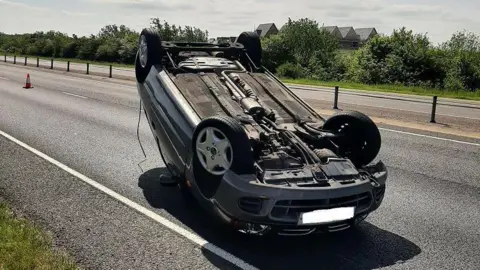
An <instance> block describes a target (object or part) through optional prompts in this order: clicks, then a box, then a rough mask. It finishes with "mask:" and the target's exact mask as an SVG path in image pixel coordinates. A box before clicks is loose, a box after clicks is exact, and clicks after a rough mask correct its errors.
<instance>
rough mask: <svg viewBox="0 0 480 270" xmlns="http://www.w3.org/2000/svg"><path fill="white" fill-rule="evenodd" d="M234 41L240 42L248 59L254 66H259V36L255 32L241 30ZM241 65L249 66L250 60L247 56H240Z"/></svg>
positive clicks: (260, 50)
mask: <svg viewBox="0 0 480 270" xmlns="http://www.w3.org/2000/svg"><path fill="white" fill-rule="evenodd" d="M236 42H238V43H240V44H242V45H243V46H244V47H245V49H246V52H247V54H248V56H249V57H250V59H252V62H253V63H254V64H255V66H257V67H260V66H261V65H262V43H261V41H260V37H259V36H258V34H257V33H255V32H243V33H241V34H240V35H239V36H238V37H237V40H236ZM240 62H241V63H242V65H245V66H247V67H248V66H249V63H250V61H249V60H248V58H246V57H245V58H243V57H242V58H241V60H240Z"/></svg>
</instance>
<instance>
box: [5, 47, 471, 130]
mask: <svg viewBox="0 0 480 270" xmlns="http://www.w3.org/2000/svg"><path fill="white" fill-rule="evenodd" d="M8 57H11V56H8V55H4V62H6V63H7V62H8V61H7V58H8ZM49 60H50V61H49V62H50V63H49V65H48V66H46V67H48V68H49V69H60V70H62V69H63V68H60V67H58V68H55V66H54V58H50V59H49ZM40 61H48V60H44V59H42V58H40V57H36V67H38V68H40V67H41V66H40ZM59 62H60V63H65V61H59ZM13 64H17V56H16V55H14V56H13ZM23 65H24V66H27V65H28V57H26V56H25V57H24V63H23ZM72 65H75V66H77V67H78V66H83V65H84V68H85V69H84V70H82V69H80V70H79V69H76V70H74V69H72ZM92 67H93V68H96V69H97V70H99V69H101V70H105V69H107V68H108V77H109V78H113V77H114V74H113V73H114V72H113V71H114V69H115V70H117V71H118V77H128V78H133V77H134V76H135V73H134V71H133V70H129V69H126V68H125V69H124V68H114V67H113V65H112V64H110V65H91V64H90V63H89V62H85V63H79V62H76V63H75V62H72V61H67V62H66V66H65V67H64V69H63V70H66V71H67V72H75V71H76V72H85V74H92V73H97V74H99V73H100V72H92V70H91V68H92ZM121 73H123V75H122V74H121ZM127 73H128V75H126V74H127ZM101 74H105V73H103V72H101ZM339 93H340V87H339V86H335V90H334V100H333V109H335V110H338V109H339V108H338V102H339ZM349 94H352V93H349ZM352 95H353V94H352ZM359 95H361V96H367V97H372V98H381V99H391V100H404V101H408V102H417V103H424V104H425V103H427V101H426V100H423V101H421V100H412V99H404V98H401V97H388V96H375V95H368V94H359ZM432 98H433V100H432V107H431V113H430V123H436V119H435V117H436V111H437V104H438V105H444V106H453V107H463V108H471V109H480V107H476V106H469V105H460V104H449V103H438V96H433V97H432Z"/></svg>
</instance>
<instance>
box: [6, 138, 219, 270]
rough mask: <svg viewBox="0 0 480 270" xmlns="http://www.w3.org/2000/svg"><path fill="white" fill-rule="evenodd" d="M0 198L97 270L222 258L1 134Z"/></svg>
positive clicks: (205, 264) (207, 264)
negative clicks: (212, 254)
mask: <svg viewBox="0 0 480 270" xmlns="http://www.w3.org/2000/svg"><path fill="white" fill-rule="evenodd" d="M0 157H1V158H0V168H2V173H1V174H0V196H1V197H3V198H4V199H5V200H6V201H7V202H8V203H9V204H11V205H13V206H14V207H16V208H18V209H21V210H22V212H23V213H25V215H26V216H27V217H28V218H29V219H31V220H34V221H35V222H36V223H38V224H40V226H42V227H43V228H45V229H46V230H48V231H51V232H52V233H53V237H54V241H55V242H56V243H58V244H59V245H60V246H62V247H64V248H66V249H67V250H68V251H69V252H70V253H71V254H72V255H73V256H74V257H75V258H76V261H77V263H78V264H79V265H81V266H83V267H86V268H93V269H173V268H175V269H188V268H191V267H192V266H194V267H198V268H201V269H215V268H217V267H220V268H221V266H217V265H215V264H218V263H219V262H218V261H217V260H218V258H215V259H212V258H209V256H207V255H206V253H205V251H204V250H203V248H202V247H200V246H197V245H194V244H192V243H191V242H188V240H186V239H184V238H182V237H180V236H178V235H177V234H175V233H173V232H171V231H169V230H168V229H166V228H164V227H162V226H160V225H159V224H157V223H155V222H154V221H153V220H151V219H149V218H148V217H146V216H143V215H141V214H140V213H138V212H136V211H135V210H133V209H131V208H129V207H127V206H125V205H124V204H122V203H120V202H118V201H116V200H114V199H112V198H110V197H109V196H107V195H106V194H104V193H102V192H100V191H99V190H97V189H95V188H93V187H91V186H89V185H87V184H85V183H83V182H81V181H79V180H78V179H77V178H75V177H74V176H72V175H70V174H68V173H67V172H65V171H63V170H61V169H59V168H58V167H56V166H54V165H52V164H51V163H49V162H47V161H45V160H43V159H41V158H40V157H37V156H35V155H33V154H32V153H30V152H29V151H27V150H25V149H23V148H22V147H20V146H18V145H16V144H14V143H13V142H11V141H9V140H7V139H6V138H4V137H3V136H0Z"/></svg>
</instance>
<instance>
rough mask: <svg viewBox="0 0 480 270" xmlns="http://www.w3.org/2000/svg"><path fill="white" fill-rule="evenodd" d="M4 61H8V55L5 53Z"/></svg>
mask: <svg viewBox="0 0 480 270" xmlns="http://www.w3.org/2000/svg"><path fill="white" fill-rule="evenodd" d="M4 62H5V63H6V62H7V55H6V54H5V58H4Z"/></svg>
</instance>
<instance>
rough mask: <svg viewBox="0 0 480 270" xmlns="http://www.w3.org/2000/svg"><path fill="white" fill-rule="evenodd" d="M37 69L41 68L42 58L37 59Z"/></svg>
mask: <svg viewBox="0 0 480 270" xmlns="http://www.w3.org/2000/svg"><path fill="white" fill-rule="evenodd" d="M37 67H40V58H39V57H37Z"/></svg>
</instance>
